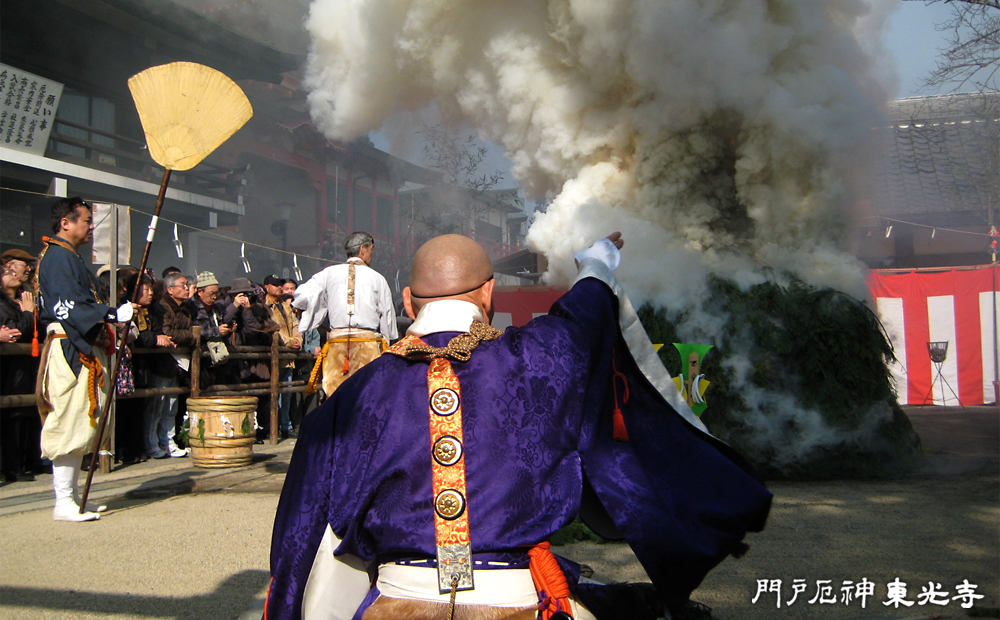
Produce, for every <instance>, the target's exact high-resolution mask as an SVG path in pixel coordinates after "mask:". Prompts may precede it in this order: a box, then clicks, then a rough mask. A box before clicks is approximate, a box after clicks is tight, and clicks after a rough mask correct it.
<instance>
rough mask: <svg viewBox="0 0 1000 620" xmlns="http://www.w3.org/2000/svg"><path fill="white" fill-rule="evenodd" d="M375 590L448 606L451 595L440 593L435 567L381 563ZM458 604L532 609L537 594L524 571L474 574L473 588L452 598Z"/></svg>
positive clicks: (396, 596)
mask: <svg viewBox="0 0 1000 620" xmlns="http://www.w3.org/2000/svg"><path fill="white" fill-rule="evenodd" d="M377 587H378V591H379V592H380V593H381V594H382V596H388V597H389V598H400V599H410V600H417V601H425V602H428V603H448V602H449V601H450V600H451V594H450V593H449V594H440V593H439V591H438V575H437V569H436V568H428V567H422V566H400V565H399V564H382V565H381V566H379V567H378V582H377ZM455 603H457V604H459V605H489V606H491V607H534V606H535V605H537V604H538V594H537V593H536V592H535V584H534V582H533V581H532V580H531V571H530V570H528V569H526V568H508V569H498V570H478V571H476V589H475V590H464V591H462V592H458V593H456V595H455Z"/></svg>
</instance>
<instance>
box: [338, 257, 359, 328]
mask: <svg viewBox="0 0 1000 620" xmlns="http://www.w3.org/2000/svg"><path fill="white" fill-rule="evenodd" d="M354 276H355V265H354V263H347V326H348V327H353V326H352V325H351V317H353V316H354ZM334 327H336V326H334Z"/></svg>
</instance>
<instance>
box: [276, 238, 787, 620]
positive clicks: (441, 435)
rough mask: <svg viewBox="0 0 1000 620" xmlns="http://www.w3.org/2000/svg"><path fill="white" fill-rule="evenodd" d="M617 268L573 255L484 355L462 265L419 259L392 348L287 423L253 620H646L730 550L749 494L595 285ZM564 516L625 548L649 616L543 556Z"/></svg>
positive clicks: (601, 259)
mask: <svg viewBox="0 0 1000 620" xmlns="http://www.w3.org/2000/svg"><path fill="white" fill-rule="evenodd" d="M621 246H622V241H621V237H620V235H618V234H617V233H616V234H613V235H610V236H609V237H608V238H606V239H602V240H600V241H598V242H597V243H595V244H594V246H592V247H591V248H589V249H588V250H586V251H584V252H581V253H579V254H578V255H577V260H578V264H579V268H580V272H579V275H578V277H577V280H576V282H575V283H574V285H573V287H572V289H571V290H570V291H569V292H568V293H566V294H565V295H564V296H563V297H562V298H561V299H560V300H559V301H558V302H556V303H555V304H554V305H553V307H552V309H551V310H550V312H549V314H548V315H547V316H542V317H539V318H536V319H535V320H534V321H532V322H531V323H529V324H528V325H526V326H524V327H522V328H508V329H507V331H505V332H503V333H501V332H499V331H498V330H496V329H494V328H492V327H490V325H489V322H490V319H491V317H492V315H493V300H492V294H493V285H494V282H493V268H492V265H491V264H490V260H489V258H488V257H487V255H486V252H485V251H484V250H483V249H482V247H481V246H479V245H478V244H477V243H476V242H474V241H472V240H471V239H469V238H466V237H462V236H458V235H445V236H442V237H437V238H435V239H432V240H430V241H428V242H427V243H426V244H425V245H424V246H423V247H421V248H420V249H419V250H418V252H417V253H416V255H415V256H414V259H413V277H412V280H411V283H410V286H409V287H407V288H406V289H405V290H404V292H403V300H404V305H405V308H406V312H407V313H408V314H409V315H410V316H411V317H412V318H414V322H413V324H412V325H411V326H410V328H409V330H408V331H407V334H406V337H405V338H403V339H402V340H400V341H399V342H398V343H396V345H394V346H393V347H392V348H390V350H389V351H387V352H386V354H384V355H382V356H381V357H380V358H378V359H377V360H375V361H374V362H372V363H370V364H368V365H367V366H365V367H364V368H362V369H361V370H360V371H358V373H357V374H356V375H355V376H353V377H351V378H350V379H348V380H347V381H345V382H344V383H343V384H342V385H341V387H340V388H339V389H338V390H337V391H336V392H335V393H334V395H333V396H332V397H331V398H330V399H329V400H328V401H327V402H326V403H324V405H323V406H322V407H320V408H319V409H316V410H315V411H313V412H311V413H310V414H309V415H308V416H306V418H305V420H304V421H303V423H302V424H303V426H302V428H303V430H302V432H301V433H300V440H299V443H298V445H297V446H296V448H295V453H294V455H293V457H292V460H291V464H290V467H289V470H288V474H287V477H286V480H285V486H284V488H283V490H282V493H281V499H280V502H279V505H278V510H277V515H276V518H275V523H274V533H273V538H272V544H271V575H272V581H271V586H270V589H269V591H268V599H267V603H266V611H265V617H266V618H268V620H278V619H298V618H305V619H307V620H316V619H322V620H330V619H344V620H349V619H351V618H362V619H363V620H379V619H383V618H408V619H417V620H420V619H425V618H426V619H428V620H430V619H434V620H440V619H442V618H449V617H452V615H453V617H454V618H465V619H483V620H486V619H490V620H493V619H500V618H503V619H522V618H523V619H524V620H529V619H532V618H535V617H538V616H540V617H542V618H545V619H547V618H552V617H554V615H555V614H559V613H565V614H568V615H570V616H572V617H574V618H581V619H583V618H594V617H597V618H601V619H603V618H618V617H622V613H623V611H625V610H627V615H628V616H629V617H630V618H655V617H662V616H663V614H664V613H666V611H665V609H664V607H663V606H664V605H665V607H666V609H669V610H674V611H676V610H677V609H680V608H681V607H682V606H683V605H684V604H685V603H686V602H687V599H688V597H689V595H690V593H691V592H692V590H694V588H695V587H696V586H697V585H698V583H699V582H700V581H701V579H702V578H703V577H704V575H705V574H706V573H707V572H708V571H709V570H710V569H711V568H712V567H713V566H715V565H716V564H717V563H718V562H720V561H722V560H723V559H724V558H725V557H726V556H727V555H728V554H736V553H741V552H742V551H743V550H744V546H743V544H742V542H741V541H742V539H743V537H744V536H745V534H746V532H747V531H748V530H751V531H753V530H758V529H760V528H761V527H762V526H763V523H764V520H765V518H766V515H767V512H768V507H769V504H770V493H768V492H767V490H766V489H765V488H764V486H763V485H762V484H761V483H760V481H759V480H758V479H757V477H756V476H755V475H754V474H753V472H752V471H751V470H750V469H749V468H748V467H746V466H745V465H744V464H743V462H742V460H740V459H739V457H738V456H737V455H735V454H734V453H733V452H732V450H731V449H729V448H728V446H726V445H725V444H722V443H721V442H719V441H717V440H716V439H714V438H713V437H711V435H709V434H708V433H707V432H706V431H705V428H704V426H702V424H701V422H700V421H699V420H698V419H697V418H696V417H695V416H694V415H693V414H692V413H691V411H690V408H688V407H687V405H686V403H684V401H683V400H682V399H681V398H680V395H679V394H678V393H677V391H676V389H675V388H673V386H672V383H671V382H670V377H669V375H667V374H666V371H665V370H664V369H663V366H662V364H660V363H659V361H658V358H657V357H656V355H655V352H653V350H652V345H651V344H650V343H649V340H648V339H647V338H646V336H645V333H644V332H643V331H642V328H641V326H639V325H638V322H637V320H636V317H635V312H634V311H633V310H632V306H631V304H630V303H629V302H628V300H627V298H626V297H625V296H624V294H623V293H622V292H621V288H620V286H619V285H618V283H617V281H616V280H615V278H614V276H613V275H612V270H613V269H614V268H615V267H616V266H617V265H618V262H619V260H620V255H619V248H620V247H621ZM616 382H617V384H616ZM655 386H659V388H658V387H655ZM682 455H683V456H682ZM709 481H710V484H708V482H709ZM578 515H580V516H582V517H584V518H585V519H586V520H588V523H590V524H591V525H592V527H594V528H597V529H598V530H599V531H600V532H602V533H603V534H605V535H607V536H609V537H624V539H625V540H626V541H627V542H628V543H629V544H630V545H631V546H632V549H633V550H634V551H635V553H636V555H637V557H638V559H639V560H640V562H642V564H643V567H644V568H645V570H646V572H647V573H648V575H649V576H650V578H651V581H652V586H651V587H650V588H649V590H650V591H653V592H654V596H653V597H652V598H651V599H649V600H638V599H637V597H636V596H634V593H630V592H626V591H623V590H622V589H621V588H615V587H606V588H605V587H601V586H597V585H594V584H588V583H580V579H579V577H580V572H579V567H578V566H577V565H574V564H573V563H571V562H568V561H563V560H560V559H557V558H555V557H554V556H553V555H552V553H551V552H550V550H549V548H548V542H547V541H548V538H549V537H550V536H551V535H552V534H553V533H554V532H556V531H557V530H558V529H559V528H561V527H563V526H565V525H567V524H569V523H570V522H571V521H572V520H573V519H574V518H575V517H577V516H578ZM653 588H655V590H653ZM451 605H454V610H453V614H452V609H451ZM555 617H558V616H555Z"/></svg>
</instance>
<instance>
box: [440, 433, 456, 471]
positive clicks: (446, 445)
mask: <svg viewBox="0 0 1000 620" xmlns="http://www.w3.org/2000/svg"><path fill="white" fill-rule="evenodd" d="M433 454H434V460H435V461H437V462H438V463H439V464H440V465H444V466H446V467H447V466H448V465H454V464H455V463H457V462H458V460H459V459H460V458H462V442H461V441H459V440H458V438H457V437H452V436H451V435H445V436H444V437H441V438H440V439H438V440H437V441H435V442H434V450H433Z"/></svg>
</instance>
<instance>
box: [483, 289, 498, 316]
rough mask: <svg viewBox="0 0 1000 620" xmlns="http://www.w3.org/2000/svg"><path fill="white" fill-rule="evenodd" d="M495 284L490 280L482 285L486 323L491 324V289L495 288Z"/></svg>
mask: <svg viewBox="0 0 1000 620" xmlns="http://www.w3.org/2000/svg"><path fill="white" fill-rule="evenodd" d="M496 283H497V281H496V280H490V281H489V282H487V283H486V284H484V285H483V308H484V309H485V310H486V321H487V322H488V323H492V322H493V287H494V286H496Z"/></svg>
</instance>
